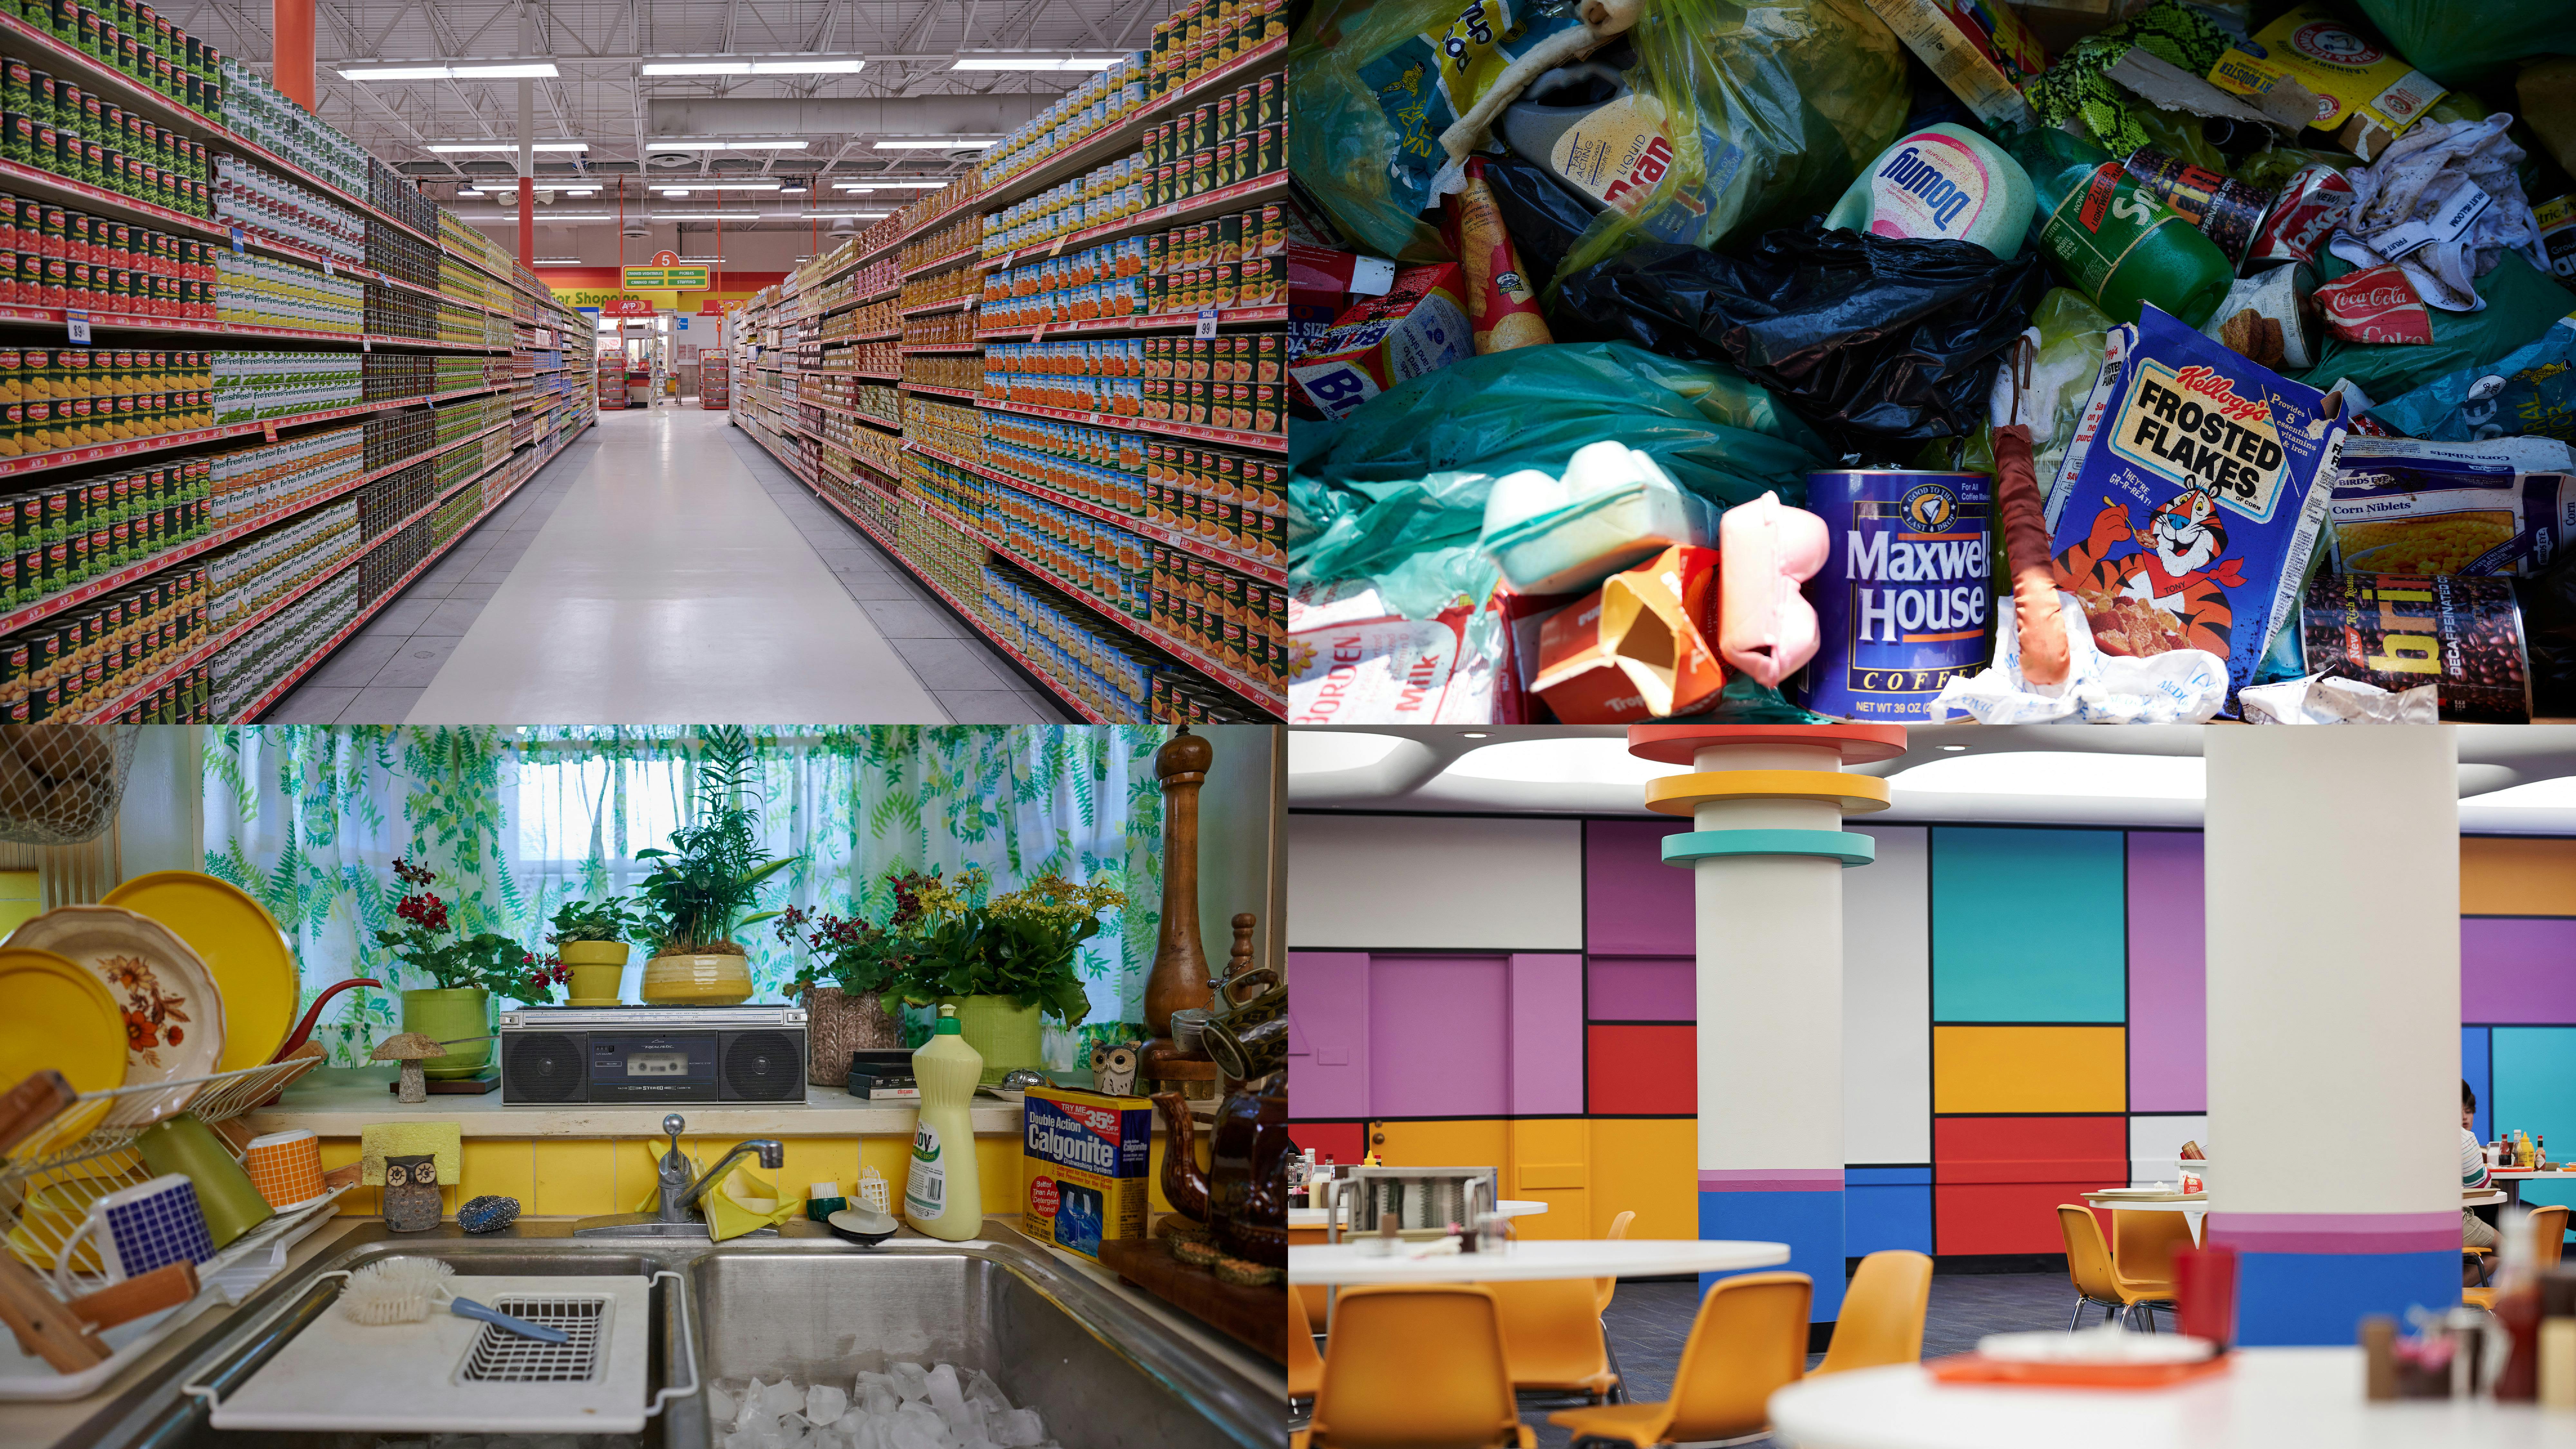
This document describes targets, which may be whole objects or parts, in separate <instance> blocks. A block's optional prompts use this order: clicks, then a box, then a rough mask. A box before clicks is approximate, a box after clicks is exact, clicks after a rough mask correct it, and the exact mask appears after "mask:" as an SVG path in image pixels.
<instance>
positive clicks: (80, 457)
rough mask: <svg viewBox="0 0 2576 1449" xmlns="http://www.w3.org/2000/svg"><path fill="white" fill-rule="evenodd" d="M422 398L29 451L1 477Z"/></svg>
mask: <svg viewBox="0 0 2576 1449" xmlns="http://www.w3.org/2000/svg"><path fill="white" fill-rule="evenodd" d="M419 401H421V399H419V398H397V399H384V400H380V401H377V402H371V403H353V404H351V405H349V406H347V407H339V408H326V409H324V410H323V411H321V412H317V413H297V414H296V415H295V416H293V417H289V418H269V419H266V420H260V419H254V420H252V421H250V422H247V423H218V424H216V425H215V426H213V427H211V428H191V429H189V430H188V431H186V432H182V433H163V434H161V435H160V436H159V437H155V438H130V439H127V440H125V441H123V442H117V443H92V444H90V445H89V446H87V447H81V448H58V449H55V450H54V451H53V452H50V453H30V454H28V455H27V456H25V457H22V458H0V478H5V477H8V476H10V475H12V474H17V473H38V472H42V471H44V470H46V469H48V468H63V467H69V466H71V465H73V464H77V463H102V462H105V461H107V460H108V459H110V458H123V457H129V456H131V455H133V454H136V453H158V452H162V451H164V450H166V449H170V448H184V447H187V446H189V445H190V444H193V443H210V442H213V441H215V440H216V439H219V438H239V437H245V436H248V435H249V434H252V433H257V432H262V431H264V430H265V429H266V427H267V425H268V424H269V423H275V424H276V425H277V426H279V427H281V428H294V427H302V426H303V425H305V424H306V423H324V422H329V421H330V420H331V419H333V418H345V417H350V416H353V415H355V414H358V413H372V412H378V411H381V410H383V409H385V408H388V407H400V406H405V405H407V404H410V403H415V402H419Z"/></svg>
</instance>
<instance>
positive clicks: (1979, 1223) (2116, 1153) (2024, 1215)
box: [1932, 1116, 2129, 1253]
mask: <svg viewBox="0 0 2576 1449" xmlns="http://www.w3.org/2000/svg"><path fill="white" fill-rule="evenodd" d="M2128 1138H2129V1125H2128V1119H2127V1118H2126V1117H2108V1116H2105V1117H1937V1118H1934V1119H1933V1122H1932V1155H1933V1169H1932V1180H1933V1189H1932V1222H1933V1251H1934V1252H1936V1253H2062V1252H2064V1251H2066V1239H2065V1236H2064V1235H2063V1234H2062V1233H2061V1232H2060V1231H2059V1230H2058V1226H2057V1206H2058V1204H2060V1203H2069V1202H2072V1203H2080V1202H2082V1201H2083V1198H2082V1197H2081V1196H2079V1194H2082V1193H2086V1192H2090V1191H2093V1190H2095V1189H2097V1188H2104V1187H2119V1186H2125V1185H2126V1184H2127V1182H2128V1180H2129V1161H2128V1152H2129V1142H2128Z"/></svg>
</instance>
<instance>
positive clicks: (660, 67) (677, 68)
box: [637, 60, 751, 75]
mask: <svg viewBox="0 0 2576 1449" xmlns="http://www.w3.org/2000/svg"><path fill="white" fill-rule="evenodd" d="M637 69H638V70H639V72H640V73H641V74H644V75H749V74H751V62H750V61H747V60H655V61H646V62H645V63H644V64H643V65H642V66H640V67H638V68H637Z"/></svg>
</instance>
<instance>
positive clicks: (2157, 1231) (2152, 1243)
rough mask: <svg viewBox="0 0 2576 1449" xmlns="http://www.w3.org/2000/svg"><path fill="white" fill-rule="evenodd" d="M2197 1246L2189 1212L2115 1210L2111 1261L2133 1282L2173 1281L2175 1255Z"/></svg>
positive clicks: (2123, 1275)
mask: <svg viewBox="0 0 2576 1449" xmlns="http://www.w3.org/2000/svg"><path fill="white" fill-rule="evenodd" d="M2196 1246H2198V1244H2197V1243H2196V1242H2195V1240H2194V1239H2193V1238H2192V1235H2191V1215H2190V1214H2188V1213H2165V1212H2120V1211H2117V1210H2116V1209H2115V1210H2114V1211H2113V1212H2112V1214H2111V1261H2112V1262H2113V1263H2114V1264H2116V1265H2118V1267H2119V1269H2120V1275H2121V1276H2122V1277H2124V1278H2127V1279H2128V1280H2130V1281H2131V1282H2133V1283H2164V1284H2171V1283H2172V1282H2173V1281H2174V1265H2173V1255H2174V1254H2175V1253H2177V1252H2179V1251H2180V1250H2182V1249H2184V1248H2189V1247H2196Z"/></svg>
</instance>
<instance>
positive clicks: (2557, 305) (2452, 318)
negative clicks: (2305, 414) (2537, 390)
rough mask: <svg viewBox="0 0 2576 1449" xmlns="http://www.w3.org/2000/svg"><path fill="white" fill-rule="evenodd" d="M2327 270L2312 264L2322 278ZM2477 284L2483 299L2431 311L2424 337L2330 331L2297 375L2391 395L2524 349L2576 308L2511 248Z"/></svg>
mask: <svg viewBox="0 0 2576 1449" xmlns="http://www.w3.org/2000/svg"><path fill="white" fill-rule="evenodd" d="M2337 265H2340V264H2339V263H2338V264H2337ZM2333 271H2334V267H2330V266H2324V265H2321V266H2320V267H2319V268H2318V274H2319V276H2320V277H2324V276H2326V275H2327V274H2328V273H2330V272H2333ZM2477 289H2478V295H2479V296H2481V297H2484V298H2485V299H2486V302H2487V305H2486V306H2485V307H2483V308H2481V309H2480V310H2478V311H2475V312H2445V311H2441V310H2440V309H2438V308H2437V309H2434V310H2433V311H2432V313H2431V322H2432V330H2433V340H2432V341H2430V342H2346V341H2344V340H2343V339H2342V338H2340V337H2336V336H2333V335H2332V334H2328V336H2327V338H2326V345H2325V351H2324V352H2323V353H2322V354H2320V355H2319V356H2318V358H2317V365H2316V366H2314V367H2312V368H2309V369H2308V370H2307V371H2306V372H2305V373H2302V374H2299V377H2300V380H2301V381H2303V382H2305V383H2307V384H2308V385H2309V386H2311V387H2330V386H2332V385H2333V384H2334V382H2335V381H2336V379H2338V378H2349V379H2351V381H2352V385H2353V386H2355V387H2357V388H2360V389H2361V390H2362V391H2363V392H2364V393H2366V394H2368V395H2369V396H2371V397H2374V398H2382V397H2393V396H2396V395H2398V394H2400V393H2405V392H2409V391H2412V390H2413V389H2415V388H2419V387H2422V386H2423V385H2424V384H2426V383H2428V382H2431V381H2433V380H2434V379H2436V378H2439V377H2441V376H2443V375H2444V374H2445V373H2451V372H2457V371H2458V370H2460V369H2461V368H2464V367H2475V366H2477V365H2478V364H2480V363H2482V362H2485V361H2486V360H2488V359H2489V358H2496V357H2502V356H2504V355H2505V354H2506V353H2508V352H2511V351H2513V350H2514V349H2515V348H2518V347H2522V346H2526V345H2528V344H2529V343H2531V342H2533V341H2535V340H2537V339H2538V338H2539V337H2540V336H2541V335H2542V334H2543V333H2545V332H2547V331H2548V330H2549V329H2550V327H2551V326H2552V325H2553V324H2555V323H2556V322H2557V321H2558V319H2559V318H2561V317H2564V316H2566V315H2567V314H2568V313H2570V312H2576V293H2571V292H2569V291H2568V290H2567V289H2566V288H2565V287H2562V286H2560V285H2558V284H2557V283H2556V282H2553V281H2551V280H2550V279H2549V278H2547V277H2545V276H2543V275H2541V274H2540V273H2539V272H2537V271H2535V270H2533V269H2532V266H2531V264H2530V263H2529V262H2526V261H2524V260H2523V259H2522V257H2521V255H2520V254H2519V253H2516V252H2504V253H2501V254H2499V255H2498V257H2497V258H2496V266H2495V270H2494V271H2491V272H2489V273H2487V274H2486V275H2485V276H2483V277H2480V278H2478V284H2477Z"/></svg>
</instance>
